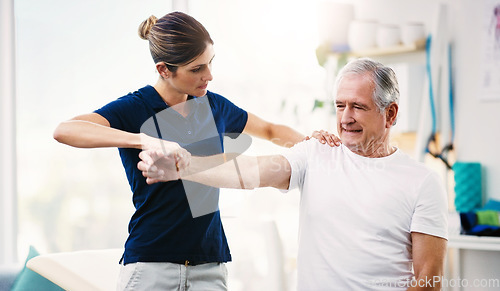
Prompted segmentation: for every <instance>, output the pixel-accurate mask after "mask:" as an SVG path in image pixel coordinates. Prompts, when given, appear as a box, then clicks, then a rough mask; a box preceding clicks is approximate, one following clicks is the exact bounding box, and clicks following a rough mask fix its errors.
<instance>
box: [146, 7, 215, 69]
mask: <svg viewBox="0 0 500 291" xmlns="http://www.w3.org/2000/svg"><path fill="white" fill-rule="evenodd" d="M139 36H140V37H141V38H142V39H145V40H148V41H149V50H150V52H151V56H152V57H153V60H154V62H155V64H156V63H158V62H164V63H165V64H166V65H167V68H168V69H169V70H170V71H171V72H175V71H176V70H177V67H179V66H184V65H187V64H189V63H190V62H192V61H193V60H194V59H195V58H197V57H198V56H200V55H201V54H202V53H203V52H204V51H205V49H206V47H207V44H213V43H214V42H213V40H212V38H211V37H210V34H209V33H208V31H207V30H206V29H205V27H204V26H203V25H202V24H201V23H200V22H198V21H197V20H196V19H194V18H193V17H192V16H190V15H187V14H186V13H183V12H171V13H168V14H167V15H165V16H163V17H162V18H160V19H158V18H156V17H155V16H154V15H151V16H150V17H149V18H148V19H146V20H145V21H143V22H142V23H141V25H140V26H139Z"/></svg>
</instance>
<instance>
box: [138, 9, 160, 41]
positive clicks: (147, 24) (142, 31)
mask: <svg viewBox="0 0 500 291" xmlns="http://www.w3.org/2000/svg"><path fill="white" fill-rule="evenodd" d="M156 21H158V18H156V16H154V15H151V16H149V18H148V19H146V20H144V21H143V22H142V23H141V25H139V31H138V32H139V36H140V37H141V38H142V39H145V40H148V35H149V32H150V31H151V28H153V26H154V25H155V24H156Z"/></svg>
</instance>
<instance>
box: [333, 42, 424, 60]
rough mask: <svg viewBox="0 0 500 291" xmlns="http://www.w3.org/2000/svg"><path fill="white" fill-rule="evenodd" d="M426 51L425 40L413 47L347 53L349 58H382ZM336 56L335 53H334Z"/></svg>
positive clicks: (403, 46)
mask: <svg viewBox="0 0 500 291" xmlns="http://www.w3.org/2000/svg"><path fill="white" fill-rule="evenodd" d="M424 50H425V39H423V40H421V41H418V42H415V43H414V44H412V45H398V46H393V47H387V48H371V49H366V50H361V51H351V52H347V53H346V54H347V56H349V57H369V58H371V57H381V56H395V55H398V54H407V53H415V52H423V51H424ZM334 54H335V53H334Z"/></svg>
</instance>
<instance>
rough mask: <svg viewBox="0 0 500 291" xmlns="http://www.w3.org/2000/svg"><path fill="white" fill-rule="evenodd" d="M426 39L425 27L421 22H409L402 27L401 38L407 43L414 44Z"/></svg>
mask: <svg viewBox="0 0 500 291" xmlns="http://www.w3.org/2000/svg"><path fill="white" fill-rule="evenodd" d="M423 39H425V27H424V24H423V23H420V22H409V23H406V24H404V25H403V27H402V28H401V40H402V42H403V44H405V45H414V44H415V43H416V42H418V41H422V40H423Z"/></svg>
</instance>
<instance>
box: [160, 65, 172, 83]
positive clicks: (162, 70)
mask: <svg viewBox="0 0 500 291" xmlns="http://www.w3.org/2000/svg"><path fill="white" fill-rule="evenodd" d="M156 70H157V71H158V74H160V77H162V79H167V78H169V77H170V75H171V74H172V72H170V71H169V69H168V68H167V65H166V64H165V63H164V62H158V63H156Z"/></svg>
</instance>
